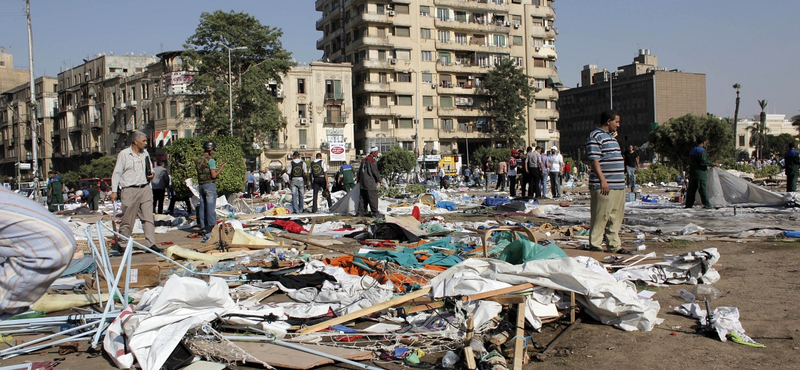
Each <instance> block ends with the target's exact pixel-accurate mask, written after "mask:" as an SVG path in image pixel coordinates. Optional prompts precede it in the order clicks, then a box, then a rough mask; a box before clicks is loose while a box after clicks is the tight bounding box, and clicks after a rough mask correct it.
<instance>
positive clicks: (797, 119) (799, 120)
mask: <svg viewBox="0 0 800 370" xmlns="http://www.w3.org/2000/svg"><path fill="white" fill-rule="evenodd" d="M792 126H794V128H796V129H797V137H798V138H800V114H798V115H796V116H794V117H792Z"/></svg>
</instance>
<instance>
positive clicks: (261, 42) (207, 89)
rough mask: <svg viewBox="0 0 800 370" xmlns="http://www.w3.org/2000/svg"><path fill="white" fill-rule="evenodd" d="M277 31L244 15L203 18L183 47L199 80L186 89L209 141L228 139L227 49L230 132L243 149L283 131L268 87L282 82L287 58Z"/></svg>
mask: <svg viewBox="0 0 800 370" xmlns="http://www.w3.org/2000/svg"><path fill="white" fill-rule="evenodd" d="M282 35H283V32H282V31H281V30H280V29H278V28H272V27H269V26H265V25H262V24H261V22H259V21H258V20H257V19H256V18H255V17H253V16H251V15H249V14H246V13H236V12H233V11H231V12H230V13H226V12H223V11H221V10H217V11H215V12H213V13H205V12H204V13H202V14H201V15H200V24H199V25H198V26H197V29H196V30H195V33H194V35H192V36H191V37H189V39H188V40H186V44H184V49H185V52H184V55H183V60H184V62H186V63H187V65H189V66H191V67H192V68H195V69H196V70H197V74H196V76H195V78H194V81H193V82H192V85H191V87H190V89H191V91H192V92H194V93H196V94H198V95H197V98H198V101H199V103H200V105H199V106H200V107H202V115H201V117H202V118H201V120H200V123H199V125H198V129H199V130H200V131H201V132H202V133H204V134H205V135H208V136H216V135H221V134H222V135H227V134H228V133H229V114H228V113H229V111H228V109H229V99H228V83H229V81H228V52H229V49H228V48H230V65H231V71H232V74H231V76H232V77H231V81H230V83H231V85H232V86H233V87H232V90H233V113H234V115H233V116H234V123H233V124H234V132H236V133H238V135H237V136H239V137H241V138H243V139H244V141H245V142H246V143H250V142H253V141H254V140H257V141H264V140H266V139H267V136H268V135H269V133H270V132H272V131H274V130H279V129H282V128H283V127H284V126H285V125H286V121H285V119H284V118H283V114H282V113H281V112H280V109H279V108H278V105H277V103H276V101H275V98H274V96H273V92H272V91H270V90H269V89H268V88H267V87H266V83H268V82H272V81H274V82H275V83H277V84H280V82H281V76H282V75H283V74H285V73H286V72H288V71H289V69H290V68H291V66H292V63H291V62H290V56H291V53H289V52H288V51H286V50H284V49H283V46H282V44H281V41H280V37H281V36H282Z"/></svg>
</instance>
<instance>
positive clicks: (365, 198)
mask: <svg viewBox="0 0 800 370" xmlns="http://www.w3.org/2000/svg"><path fill="white" fill-rule="evenodd" d="M378 153H379V149H378V147H376V146H374V147H372V148H370V149H369V155H367V156H366V157H364V159H363V160H361V167H359V169H358V183H359V184H360V185H361V199H360V201H359V202H358V214H359V215H360V216H364V217H380V216H383V214H381V212H380V211H379V210H378V184H380V183H381V174H380V173H379V172H378V160H377V158H378ZM367 206H369V209H370V212H371V213H367Z"/></svg>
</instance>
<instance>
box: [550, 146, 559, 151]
mask: <svg viewBox="0 0 800 370" xmlns="http://www.w3.org/2000/svg"><path fill="white" fill-rule="evenodd" d="M550 150H555V151H558V148H557V147H556V146H555V145H553V146H551V147H550Z"/></svg>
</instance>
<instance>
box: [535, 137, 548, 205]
mask: <svg viewBox="0 0 800 370" xmlns="http://www.w3.org/2000/svg"><path fill="white" fill-rule="evenodd" d="M536 151H537V152H539V155H540V156H541V158H542V179H541V181H540V182H539V189H540V191H541V193H542V198H549V197H548V196H547V183H548V181H549V179H550V171H549V170H548V169H549V168H550V151H545V150H544V148H542V147H540V146H537V147H536Z"/></svg>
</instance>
